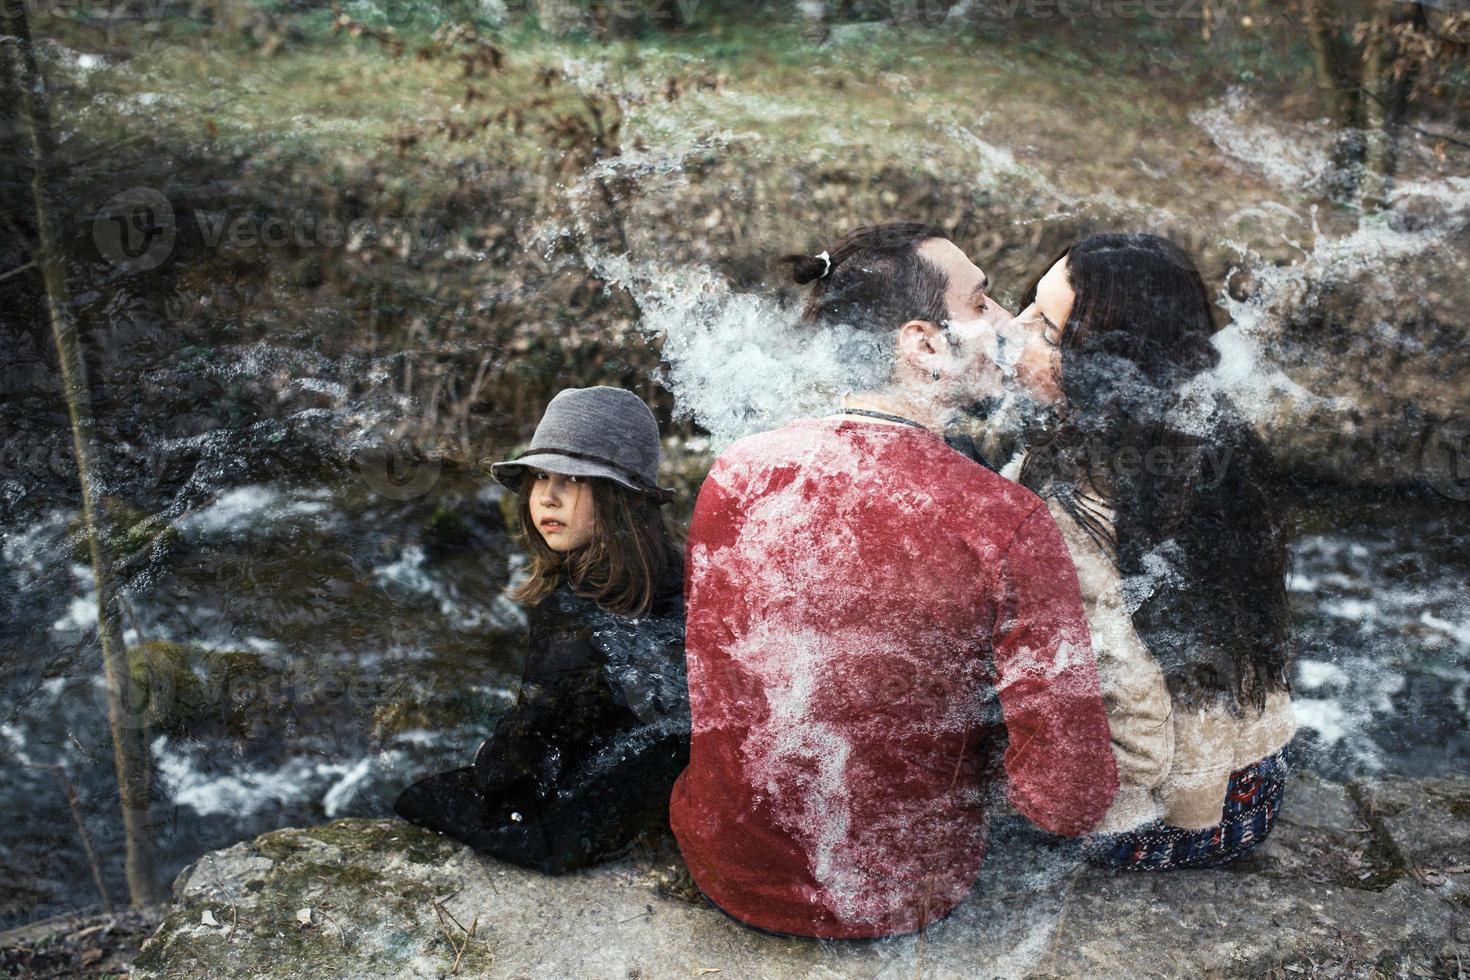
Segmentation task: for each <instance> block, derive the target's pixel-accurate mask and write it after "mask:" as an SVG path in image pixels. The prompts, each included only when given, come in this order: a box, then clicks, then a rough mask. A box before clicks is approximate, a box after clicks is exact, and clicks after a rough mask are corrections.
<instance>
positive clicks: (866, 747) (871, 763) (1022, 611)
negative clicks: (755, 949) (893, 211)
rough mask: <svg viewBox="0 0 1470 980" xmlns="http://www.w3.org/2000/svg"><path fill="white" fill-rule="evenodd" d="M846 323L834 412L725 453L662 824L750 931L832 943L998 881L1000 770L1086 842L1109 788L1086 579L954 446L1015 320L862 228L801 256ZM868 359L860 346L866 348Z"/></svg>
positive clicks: (968, 286) (963, 283)
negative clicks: (959, 419) (1082, 588)
mask: <svg viewBox="0 0 1470 980" xmlns="http://www.w3.org/2000/svg"><path fill="white" fill-rule="evenodd" d="M796 279H797V281H798V282H808V281H815V283H816V285H815V287H814V289H813V293H812V296H811V299H810V301H809V303H808V307H807V315H806V320H807V321H808V323H810V324H811V325H813V326H818V327H832V328H834V329H837V328H839V325H846V328H850V329H854V330H856V331H857V333H858V334H860V335H862V336H863V337H866V338H867V340H868V341H869V342H868V343H866V344H864V343H858V342H854V343H851V344H847V345H845V349H848V350H849V351H850V352H851V356H852V358H853V360H854V363H853V365H852V368H853V373H854V376H855V377H858V378H862V379H865V381H864V388H863V390H861V391H860V392H859V393H857V394H854V395H850V396H848V398H847V399H845V401H844V405H843V410H842V412H840V413H838V414H835V415H832V416H830V417H827V418H821V419H806V420H802V421H798V422H795V423H793V424H791V425H788V426H786V427H784V428H782V429H779V430H777V431H774V432H769V433H764V434H761V435H757V436H753V437H750V438H747V439H744V440H741V441H740V442H737V443H736V444H735V445H733V446H731V447H730V449H729V450H728V451H727V452H725V453H724V454H723V455H722V456H721V457H720V458H719V460H717V461H716V463H715V465H714V468H713V469H712V471H711V472H710V475H709V478H708V479H707V480H706V481H705V483H704V486H703V488H702V489H701V491H700V495H699V500H698V502H697V504H696V507H695V512H694V519H693V523H692V525H691V528H690V533H689V543H688V551H687V563H688V572H687V600H688V607H687V629H688V634H687V644H688V645H687V655H688V662H689V689H690V701H691V708H692V712H693V739H692V745H691V754H690V764H689V767H688V769H686V770H685V772H684V773H683V775H682V776H681V777H680V778H679V781H678V783H677V784H676V785H675V788H674V793H673V798H672V805H671V806H672V809H671V822H672V825H673V828H674V832H675V834H676V836H677V837H678V840H679V846H680V848H681V850H682V851H683V854H684V857H685V860H686V862H687V864H688V866H689V869H690V872H691V873H692V875H693V877H694V880H695V882H696V883H697V884H698V885H699V887H700V888H701V889H702V890H703V891H704V893H705V894H706V895H707V896H709V897H710V899H712V900H713V901H714V902H715V903H716V904H717V905H719V906H720V907H721V908H722V909H724V910H725V911H726V912H728V913H729V914H730V915H732V916H734V917H735V918H737V919H739V920H741V921H744V922H746V923H748V924H750V925H753V926H757V927H760V928H763V929H767V930H772V931H776V932H782V933H790V934H795V935H802V936H815V937H822V938H833V939H851V938H862V937H872V936H884V935H893V934H898V933H904V932H911V931H914V930H917V929H920V928H923V927H924V926H925V925H927V924H928V923H930V922H933V921H934V920H935V919H937V918H940V917H941V916H943V915H945V914H947V913H948V912H949V911H950V910H951V909H952V908H953V907H954V906H955V905H956V904H957V903H958V902H959V901H960V900H961V899H962V898H963V897H964V895H965V894H966V892H967V891H968V890H969V888H970V886H971V885H972V884H973V883H974V880H975V878H976V876H977V874H978V873H979V868H980V862H981V858H982V855H983V853H984V848H985V820H984V816H985V806H986V802H987V800H986V797H987V795H988V794H987V789H988V788H989V787H990V786H991V785H992V784H993V783H995V782H996V780H997V778H998V774H997V773H995V771H994V768H993V766H991V765H988V763H990V762H992V761H993V759H994V756H995V753H996V751H997V750H998V749H999V748H1000V746H1001V744H1002V743H1003V742H1005V740H1006V737H1007V736H1008V743H1007V744H1005V748H1004V758H1003V765H1004V774H1005V777H1006V779H1005V782H1006V785H1007V787H1008V790H1009V795H1010V798H1011V800H1012V801H1013V803H1014V805H1015V806H1016V808H1017V809H1018V810H1019V811H1020V812H1021V813H1023V814H1025V815H1026V816H1027V817H1029V818H1030V819H1031V820H1033V821H1034V822H1035V823H1037V824H1039V825H1040V826H1041V827H1043V828H1045V829H1047V830H1049V831H1052V832H1055V833H1060V834H1068V835H1079V834H1083V833H1086V832H1087V831H1089V830H1091V829H1092V828H1093V827H1094V826H1095V825H1096V824H1097V822H1098V820H1099V819H1100V818H1101V817H1102V815H1103V813H1104V811H1105V810H1106V808H1107V806H1108V804H1109V802H1110V801H1111V799H1112V797H1113V794H1114V792H1115V790H1116V785H1117V778H1116V770H1115V768H1114V763H1113V756H1112V752H1111V749H1110V746H1109V738H1108V724H1107V719H1106V716H1105V715H1104V712H1103V705H1102V702H1101V700H1100V698H1099V695H1098V682H1097V674H1096V668H1095V665H1094V663H1093V660H1092V655H1091V651H1090V648H1089V645H1088V632H1087V623H1086V619H1085V617H1084V614H1083V610H1082V606H1081V602H1080V599H1079V595H1078V588H1077V581H1076V575H1075V572H1074V571H1073V566H1072V562H1071V559H1070V558H1069V556H1068V553H1067V549H1066V546H1065V544H1064V543H1063V542H1062V539H1061V537H1060V536H1059V534H1058V532H1057V529H1056V526H1055V525H1054V524H1053V522H1052V519H1051V517H1050V515H1049V513H1048V511H1047V508H1046V506H1045V505H1044V504H1043V503H1042V502H1041V500H1040V499H1039V498H1037V497H1036V496H1035V495H1033V494H1032V493H1031V492H1030V491H1028V490H1025V489H1024V488H1021V487H1019V486H1017V485H1016V484H1013V483H1010V482H1009V481H1006V480H1004V479H1002V478H1001V477H999V476H997V475H996V474H994V473H992V472H990V471H989V470H987V469H985V468H984V467H981V466H979V465H977V464H976V463H974V462H972V461H970V460H969V459H968V458H966V457H964V456H962V455H960V454H959V453H957V452H955V451H954V450H952V449H950V448H949V447H947V446H946V445H945V443H944V441H943V440H942V438H941V437H940V435H939V433H940V432H942V431H943V429H944V427H945V426H946V424H947V423H948V422H949V421H950V420H951V417H953V416H954V415H956V414H959V413H962V412H964V411H965V410H966V409H968V408H971V407H972V406H973V405H975V404H977V403H983V402H985V401H987V400H988V399H989V398H991V397H993V396H994V395H996V394H998V392H999V386H1000V374H999V369H998V368H997V367H996V365H995V362H994V359H993V358H994V344H995V332H994V326H995V325H996V324H997V323H999V322H1002V321H1003V320H1005V319H1006V318H1007V316H1008V315H1007V314H1006V312H1005V311H1004V310H1002V309H1000V308H999V306H998V305H996V304H995V303H994V301H993V300H991V299H990V298H989V296H988V295H986V287H987V280H986V277H985V275H984V273H982V272H981V271H980V270H979V269H978V268H976V267H975V265H974V264H973V263H971V262H970V261H969V260H968V259H967V258H966V257H965V255H964V253H963V252H961V251H960V250H959V249H958V248H957V247H956V246H955V245H954V244H953V243H952V242H950V241H948V240H946V239H945V238H944V237H943V236H942V235H941V234H939V233H937V232H935V231H933V230H931V229H928V228H925V227H922V226H918V225H887V226H882V227H877V228H866V229H861V230H859V231H856V232H853V233H852V234H850V235H848V236H847V237H846V238H845V239H843V240H842V241H841V242H840V243H839V244H838V245H837V246H836V247H835V248H834V249H832V250H831V252H829V253H826V252H824V253H823V254H822V255H819V256H815V257H809V258H802V259H800V260H798V261H797V262H796ZM864 351H866V352H867V353H866V354H864V353H863V352H864Z"/></svg>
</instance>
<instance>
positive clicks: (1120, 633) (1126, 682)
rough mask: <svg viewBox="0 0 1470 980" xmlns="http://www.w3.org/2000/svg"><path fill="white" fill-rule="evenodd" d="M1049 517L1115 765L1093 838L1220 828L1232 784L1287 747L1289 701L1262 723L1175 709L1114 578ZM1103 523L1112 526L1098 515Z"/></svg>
mask: <svg viewBox="0 0 1470 980" xmlns="http://www.w3.org/2000/svg"><path fill="white" fill-rule="evenodd" d="M1049 504H1050V508H1051V512H1052V515H1053V516H1054V517H1055V518H1056V522H1057V526H1058V527H1059V528H1060V529H1061V532H1062V537H1063V538H1064V539H1065V540H1066V542H1067V547H1068V549H1069V550H1070V551H1071V553H1072V560H1073V562H1075V563H1076V566H1077V581H1078V584H1079V585H1080V586H1081V589H1082V600H1083V603H1084V605H1085V606H1086V610H1087V618H1088V624H1089V626H1090V627H1091V631H1092V649H1093V653H1094V655H1095V656H1096V658H1097V667H1098V676H1099V679H1100V680H1101V683H1102V695H1103V704H1104V705H1105V707H1106V708H1107V713H1108V723H1109V725H1110V726H1111V728H1112V738H1113V756H1114V758H1115V759H1116V760H1117V764H1118V782H1119V789H1118V795H1117V797H1116V798H1115V799H1114V802H1113V805H1112V807H1111V809H1110V810H1109V811H1108V813H1107V815H1106V816H1105V817H1104V818H1103V822H1102V824H1101V825H1100V826H1099V827H1098V828H1097V832H1098V833H1118V832H1120V831H1124V830H1127V829H1129V828H1130V827H1136V826H1139V825H1140V824H1145V823H1148V822H1149V821H1151V820H1154V819H1155V818H1158V819H1162V820H1163V821H1164V822H1165V823H1168V824H1171V825H1173V826H1176V827H1185V828H1190V829H1200V828H1204V827H1210V826H1213V825H1214V824H1216V823H1219V821H1220V818H1221V811H1222V809H1223V807H1224V805H1225V790H1226V786H1227V785H1228V784H1229V781H1230V774H1231V773H1232V772H1234V771H1235V770H1236V769H1239V768H1241V767H1243V766H1246V765H1249V764H1250V763H1252V762H1255V761H1257V760H1259V759H1262V758H1264V757H1266V756H1268V755H1270V754H1271V753H1273V752H1276V751H1277V750H1278V749H1280V748H1281V747H1282V746H1284V745H1286V743H1287V742H1289V741H1290V740H1291V736H1292V734H1293V732H1295V730H1296V720H1295V718H1294V716H1293V714H1292V710H1291V698H1290V696H1289V695H1287V694H1286V693H1285V692H1274V693H1272V694H1271V695H1270V696H1268V697H1267V699H1266V706H1265V709H1264V710H1263V711H1262V712H1260V713H1259V714H1258V713H1257V712H1256V711H1255V710H1254V709H1253V708H1250V707H1247V708H1245V709H1244V712H1243V713H1242V714H1241V715H1239V716H1237V715H1233V714H1231V713H1230V711H1229V710H1228V709H1227V708H1225V707H1223V706H1219V707H1213V706H1212V707H1209V708H1204V709H1199V708H1190V707H1187V706H1185V705H1183V704H1179V703H1175V701H1174V700H1173V698H1172V697H1171V696H1170V694H1169V688H1168V686H1167V684H1166V683H1165V682H1164V672H1163V671H1162V670H1161V669H1160V667H1159V664H1158V662H1157V661H1156V660H1155V659H1154V657H1153V655H1152V654H1151V653H1150V652H1149V650H1148V648H1147V647H1146V646H1144V644H1143V641H1141V640H1140V639H1139V638H1138V634H1137V633H1136V632H1135V631H1134V629H1133V619H1132V616H1131V615H1130V614H1129V611H1128V609H1127V606H1126V605H1125V603H1124V597H1123V582H1122V577H1121V575H1120V574H1119V571H1118V568H1117V566H1116V565H1114V564H1113V562H1112V560H1111V559H1110V558H1109V557H1108V556H1107V554H1106V552H1104V551H1103V549H1102V548H1101V547H1100V546H1099V545H1098V544H1097V542H1095V541H1094V540H1093V539H1092V538H1091V537H1089V536H1088V534H1087V532H1086V531H1084V530H1083V529H1082V527H1081V526H1080V525H1079V524H1078V523H1077V522H1076V520H1074V519H1073V517H1072V516H1071V515H1070V514H1069V513H1068V512H1067V511H1066V509H1065V508H1063V507H1062V506H1061V505H1060V504H1059V503H1058V502H1057V501H1056V500H1051V501H1050V502H1049ZM1099 516H1102V517H1104V518H1105V519H1106V520H1108V521H1111V519H1112V513H1111V512H1110V511H1108V510H1107V509H1106V508H1102V509H1101V511H1100V514H1099Z"/></svg>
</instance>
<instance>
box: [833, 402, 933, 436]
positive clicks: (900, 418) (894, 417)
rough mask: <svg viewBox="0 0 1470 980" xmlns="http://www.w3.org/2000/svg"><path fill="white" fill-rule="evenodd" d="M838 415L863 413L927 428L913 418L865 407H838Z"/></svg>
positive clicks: (875, 417) (869, 416) (919, 427)
mask: <svg viewBox="0 0 1470 980" xmlns="http://www.w3.org/2000/svg"><path fill="white" fill-rule="evenodd" d="M837 414H838V415H865V416H867V417H868V418H870V419H883V420H884V421H887V422H897V423H899V424H900V425H911V426H913V427H914V428H916V429H924V430H926V431H927V430H928V428H929V427H928V426H927V425H924V424H923V423H922V422H915V421H914V420H913V419H906V418H904V417H903V416H902V415H889V414H888V413H887V412H874V411H872V410H871V409H867V408H842V409H838V411H837Z"/></svg>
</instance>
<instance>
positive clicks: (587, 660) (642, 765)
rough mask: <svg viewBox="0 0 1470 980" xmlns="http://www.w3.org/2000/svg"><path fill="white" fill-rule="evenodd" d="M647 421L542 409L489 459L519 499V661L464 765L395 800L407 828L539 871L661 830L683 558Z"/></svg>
mask: <svg viewBox="0 0 1470 980" xmlns="http://www.w3.org/2000/svg"><path fill="white" fill-rule="evenodd" d="M658 460H659V438H658V424H657V423H656V422H655V421H654V418H653V413H652V412H650V411H649V410H648V408H647V406H645V405H644V404H643V402H642V401H641V400H640V399H639V398H638V396H637V395H634V394H633V393H632V392H629V391H624V390H622V389H621V388H607V387H597V388H581V389H576V388H571V389H567V390H566V391H563V392H561V393H560V394H558V395H557V396H556V397H555V398H553V399H552V400H551V404H550V405H548V406H547V408H546V414H545V416H544V417H543V418H542V420H541V423H540V425H538V426H537V427H536V434H535V436H534V437H533V438H532V440H531V448H530V449H529V450H528V451H527V453H526V454H525V455H523V456H521V457H520V458H519V459H516V460H511V461H507V462H504V463H497V464H495V466H494V467H493V472H494V474H495V478H496V479H497V480H499V481H500V482H501V483H503V484H504V485H505V486H506V487H508V488H509V489H511V490H513V491H515V493H516V494H517V496H518V498H519V513H520V525H521V538H522V543H523V545H524V546H525V548H526V551H527V553H528V556H529V558H530V569H529V575H528V577H527V579H526V580H525V582H523V583H522V584H521V585H520V586H519V587H518V588H517V589H516V590H515V591H514V592H512V594H511V595H512V597H513V598H514V599H516V600H517V601H519V602H522V603H525V604H526V605H527V606H529V607H530V614H529V617H528V618H529V620H530V644H529V646H530V649H529V651H528V655H527V658H526V667H525V675H524V677H523V679H522V683H521V690H520V695H519V696H518V697H517V699H516V704H515V706H514V707H513V708H512V709H511V710H510V712H509V713H507V714H506V715H505V716H504V717H502V718H501V719H500V721H499V723H498V724H497V725H496V726H495V731H494V732H493V734H491V736H490V737H489V738H487V739H486V740H485V742H484V743H483V744H482V745H481V746H480V748H479V751H478V752H477V753H476V755H475V761H474V765H473V766H467V767H464V768H460V769H453V770H450V771H449V772H444V773H439V774H438V775H434V776H430V777H429V778H428V779H424V780H422V781H420V782H418V783H415V784H414V785H413V786H410V787H409V788H408V789H407V790H405V791H404V792H403V794H402V795H400V796H399V798H398V800H397V802H396V804H395V809H396V810H397V812H398V814H399V816H401V817H403V818H404V819H407V820H410V821H412V822H414V823H417V824H420V825H423V826H426V827H429V828H431V829H433V830H438V831H440V832H442V833H445V834H448V835H450V836H452V837H455V838H457V839H459V840H461V841H463V842H464V843H466V844H469V845H470V846H471V847H473V848H474V849H475V850H477V851H479V852H481V853H483V854H489V855H491V856H493V857H497V858H500V859H501V860H504V861H510V862H511V863H513V864H518V865H521V866H522V867H527V868H533V869H536V870H538V871H543V872H546V873H548V874H559V873H561V872H564V871H569V870H572V869H574V868H580V867H586V866H588V865H591V864H595V863H597V862H599V861H602V860H604V859H606V858H609V857H612V856H614V855H616V854H617V853H619V852H620V851H621V850H622V849H623V848H625V847H626V846H627V845H628V843H629V842H630V841H632V840H633V838H634V837H636V836H637V835H638V834H639V833H640V832H642V831H644V830H651V829H654V828H655V827H658V826H662V825H664V824H665V822H666V816H665V814H666V808H667V806H668V799H669V792H670V789H671V788H672V786H673V783H674V779H675V777H677V776H678V775H679V773H680V772H681V771H682V770H683V768H684V765H685V764H686V762H687V761H688V758H689V702H688V688H687V681H686V679H685V668H684V593H683V574H682V572H683V560H682V555H681V553H680V549H679V546H678V543H677V541H676V540H675V538H674V536H673V535H672V533H671V532H670V528H669V525H668V523H667V521H666V520H665V516H664V513H663V510H662V505H663V504H665V503H667V502H668V500H669V499H670V497H671V496H672V495H671V494H670V493H669V492H668V491H666V490H663V489H661V488H660V487H659V486H658V484H657V482H656V481H657V477H658Z"/></svg>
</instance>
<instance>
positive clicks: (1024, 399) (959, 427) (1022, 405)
mask: <svg viewBox="0 0 1470 980" xmlns="http://www.w3.org/2000/svg"><path fill="white" fill-rule="evenodd" d="M1057 416H1058V412H1057V410H1056V409H1055V408H1053V407H1051V406H1047V405H1043V404H1041V403H1040V402H1038V401H1037V400H1036V399H1034V398H1032V397H1031V396H1030V395H1029V394H1027V393H1026V392H1024V391H1019V390H1015V389H1007V390H1006V391H1005V392H1003V393H1002V394H1000V395H991V396H987V397H986V398H983V399H980V400H978V401H974V402H971V403H969V404H967V405H964V406H961V407H960V408H959V409H958V410H957V411H956V412H955V413H954V415H953V417H952V418H951V419H950V420H949V423H948V424H947V425H946V426H945V428H946V430H947V431H953V432H955V433H957V434H959V435H960V436H962V437H965V438H967V439H968V440H973V444H974V449H975V450H976V453H977V454H978V456H979V457H980V461H981V462H983V463H984V464H985V465H986V466H988V467H990V468H991V469H993V470H995V471H996V472H998V473H999V472H1002V471H1008V470H1011V469H1015V468H1018V466H1017V465H1013V464H1018V461H1019V459H1020V457H1021V454H1022V453H1024V452H1025V451H1026V450H1027V449H1028V448H1030V447H1032V446H1035V445H1039V444H1040V443H1042V442H1044V441H1045V440H1046V438H1047V437H1048V436H1049V434H1050V433H1051V432H1052V431H1054V429H1055V427H1056V422H1057ZM1004 475H1006V476H1010V477H1014V473H1013V472H1005V473H1004Z"/></svg>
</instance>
